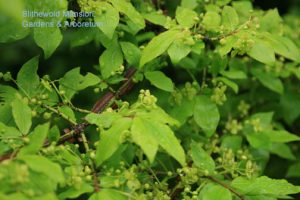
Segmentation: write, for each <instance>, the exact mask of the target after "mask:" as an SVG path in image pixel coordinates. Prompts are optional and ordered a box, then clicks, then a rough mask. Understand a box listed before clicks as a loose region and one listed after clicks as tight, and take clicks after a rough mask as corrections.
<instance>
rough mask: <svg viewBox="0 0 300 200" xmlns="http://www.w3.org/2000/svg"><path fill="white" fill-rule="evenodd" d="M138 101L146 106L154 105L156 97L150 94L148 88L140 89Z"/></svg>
mask: <svg viewBox="0 0 300 200" xmlns="http://www.w3.org/2000/svg"><path fill="white" fill-rule="evenodd" d="M139 101H140V102H141V103H142V104H143V105H145V106H146V107H155V106H156V102H157V98H156V97H155V96H153V95H151V94H150V91H149V90H141V91H140V94H139Z"/></svg>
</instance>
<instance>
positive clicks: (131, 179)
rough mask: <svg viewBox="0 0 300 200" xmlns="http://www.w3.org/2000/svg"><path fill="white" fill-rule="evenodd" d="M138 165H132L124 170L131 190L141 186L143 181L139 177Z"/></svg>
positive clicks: (127, 184)
mask: <svg viewBox="0 0 300 200" xmlns="http://www.w3.org/2000/svg"><path fill="white" fill-rule="evenodd" d="M137 174H138V173H137V166H136V165H132V166H131V167H130V168H129V169H128V170H125V171H124V177H125V179H126V186H127V187H128V188H129V189H130V190H131V191H136V190H138V189H140V188H141V186H142V185H141V182H140V181H139V179H138V178H137Z"/></svg>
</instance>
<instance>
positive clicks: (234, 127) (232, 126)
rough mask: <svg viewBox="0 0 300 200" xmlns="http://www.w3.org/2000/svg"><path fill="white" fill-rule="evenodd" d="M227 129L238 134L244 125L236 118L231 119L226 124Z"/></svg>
mask: <svg viewBox="0 0 300 200" xmlns="http://www.w3.org/2000/svg"><path fill="white" fill-rule="evenodd" d="M225 129H226V131H228V132H229V133H231V134H234V135H236V134H238V132H240V131H241V130H242V129H243V126H242V124H241V123H239V122H238V120H236V119H230V120H228V121H227V122H226V124H225Z"/></svg>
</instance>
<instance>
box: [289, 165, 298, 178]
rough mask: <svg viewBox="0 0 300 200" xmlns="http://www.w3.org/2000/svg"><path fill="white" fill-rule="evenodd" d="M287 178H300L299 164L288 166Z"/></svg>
mask: <svg viewBox="0 0 300 200" xmlns="http://www.w3.org/2000/svg"><path fill="white" fill-rule="evenodd" d="M286 176H287V177H289V178H290V177H297V178H299V177H300V162H297V163H294V164H292V165H290V166H289V169H288V172H287V175H286Z"/></svg>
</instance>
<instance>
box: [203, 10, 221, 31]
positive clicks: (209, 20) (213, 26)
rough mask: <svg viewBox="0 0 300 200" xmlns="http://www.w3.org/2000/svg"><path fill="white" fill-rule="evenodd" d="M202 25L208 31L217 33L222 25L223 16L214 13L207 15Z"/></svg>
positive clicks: (209, 12)
mask: <svg viewBox="0 0 300 200" xmlns="http://www.w3.org/2000/svg"><path fill="white" fill-rule="evenodd" d="M202 24H203V26H204V28H205V29H207V30H208V31H216V30H217V29H218V28H219V26H220V24H221V16H220V15H219V14H218V13H217V12H214V11H208V12H207V13H205V15H204V18H203V21H202Z"/></svg>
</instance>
